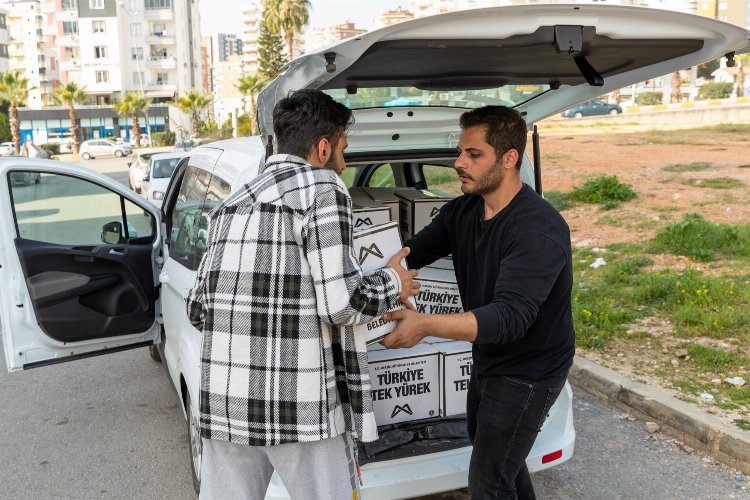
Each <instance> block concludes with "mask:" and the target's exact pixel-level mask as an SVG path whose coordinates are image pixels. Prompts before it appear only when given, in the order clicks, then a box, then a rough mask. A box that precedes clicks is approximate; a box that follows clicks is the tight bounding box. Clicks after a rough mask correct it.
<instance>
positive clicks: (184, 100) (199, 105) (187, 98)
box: [174, 90, 211, 135]
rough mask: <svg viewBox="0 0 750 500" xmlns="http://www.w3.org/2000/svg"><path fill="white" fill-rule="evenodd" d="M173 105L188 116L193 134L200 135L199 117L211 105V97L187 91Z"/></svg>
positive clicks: (195, 91)
mask: <svg viewBox="0 0 750 500" xmlns="http://www.w3.org/2000/svg"><path fill="white" fill-rule="evenodd" d="M174 104H175V106H177V107H178V108H180V110H182V111H183V112H185V113H187V114H189V115H190V120H191V121H192V126H193V133H194V134H195V135H198V133H200V115H201V113H202V112H203V110H205V109H206V108H207V107H208V105H209V104H211V96H210V95H209V94H202V93H200V92H198V91H197V90H188V91H187V93H186V94H185V95H184V96H180V97H178V98H177V100H175V102H174Z"/></svg>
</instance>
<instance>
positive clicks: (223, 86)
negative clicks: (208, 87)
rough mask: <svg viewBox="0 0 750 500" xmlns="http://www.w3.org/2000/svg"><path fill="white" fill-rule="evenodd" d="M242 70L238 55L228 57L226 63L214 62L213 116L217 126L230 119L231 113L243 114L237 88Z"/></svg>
mask: <svg viewBox="0 0 750 500" xmlns="http://www.w3.org/2000/svg"><path fill="white" fill-rule="evenodd" d="M244 69H245V68H244V62H243V57H242V55H240V54H237V55H233V56H230V57H229V59H228V60H227V61H220V62H214V66H213V75H214V93H213V96H214V99H213V115H214V120H216V122H217V123H219V124H222V123H224V122H226V121H227V120H228V119H229V118H231V114H232V113H233V112H239V113H243V112H244V109H243V96H242V93H240V91H239V89H238V88H237V85H238V84H239V79H240V78H242V76H243V74H245V72H244Z"/></svg>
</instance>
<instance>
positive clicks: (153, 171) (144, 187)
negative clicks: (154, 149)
mask: <svg viewBox="0 0 750 500" xmlns="http://www.w3.org/2000/svg"><path fill="white" fill-rule="evenodd" d="M183 156H185V154H184V153H181V152H172V153H154V154H152V155H151V158H150V159H149V162H148V168H146V171H145V172H144V174H143V179H142V180H141V194H142V195H143V196H144V198H146V199H147V200H148V201H150V202H151V203H153V204H154V205H157V206H161V204H162V201H163V200H164V193H166V191H167V187H168V186H169V180H170V179H171V178H172V173H173V172H174V169H175V168H176V167H177V163H178V162H179V161H180V159H181V158H182V157H183Z"/></svg>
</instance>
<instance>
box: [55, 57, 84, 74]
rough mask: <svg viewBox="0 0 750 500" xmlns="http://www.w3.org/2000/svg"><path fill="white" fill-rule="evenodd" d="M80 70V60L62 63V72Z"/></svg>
mask: <svg viewBox="0 0 750 500" xmlns="http://www.w3.org/2000/svg"><path fill="white" fill-rule="evenodd" d="M79 69H81V61H79V60H78V59H70V60H68V61H60V70H62V71H75V70H79Z"/></svg>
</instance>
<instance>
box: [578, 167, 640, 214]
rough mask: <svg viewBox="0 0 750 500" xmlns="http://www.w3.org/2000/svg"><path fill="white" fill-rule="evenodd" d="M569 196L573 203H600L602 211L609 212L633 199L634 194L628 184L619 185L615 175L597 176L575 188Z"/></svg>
mask: <svg viewBox="0 0 750 500" xmlns="http://www.w3.org/2000/svg"><path fill="white" fill-rule="evenodd" d="M570 196H571V198H572V199H573V200H574V201H579V202H583V203H601V204H602V208H603V209H604V210H610V209H612V208H616V207H618V206H620V203H622V202H623V201H628V200H631V199H633V198H635V192H634V191H633V188H631V187H630V185H629V184H623V183H621V182H620V181H619V179H618V178H617V176H616V175H599V176H596V177H592V178H590V179H588V180H587V181H586V182H585V183H584V184H583V185H582V186H579V187H577V188H575V189H574V190H573V192H572V193H570Z"/></svg>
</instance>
